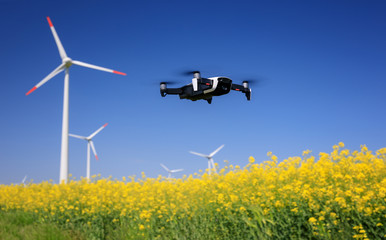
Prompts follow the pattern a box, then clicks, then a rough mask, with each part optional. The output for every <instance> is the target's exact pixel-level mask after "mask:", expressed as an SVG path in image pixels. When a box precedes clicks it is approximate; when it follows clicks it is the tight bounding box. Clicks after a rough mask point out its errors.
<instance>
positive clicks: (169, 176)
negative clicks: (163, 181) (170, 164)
mask: <svg viewBox="0 0 386 240" xmlns="http://www.w3.org/2000/svg"><path fill="white" fill-rule="evenodd" d="M160 165H161V167H163V168H164V169H165V170H166V171H167V172H168V173H169V175H168V178H172V173H176V172H181V171H183V170H184V169H174V170H170V169H169V168H167V167H166V166H165V165H163V164H162V163H161V164H160Z"/></svg>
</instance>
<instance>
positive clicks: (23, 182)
mask: <svg viewBox="0 0 386 240" xmlns="http://www.w3.org/2000/svg"><path fill="white" fill-rule="evenodd" d="M25 180H27V175H25V177H24V178H23V181H21V184H25Z"/></svg>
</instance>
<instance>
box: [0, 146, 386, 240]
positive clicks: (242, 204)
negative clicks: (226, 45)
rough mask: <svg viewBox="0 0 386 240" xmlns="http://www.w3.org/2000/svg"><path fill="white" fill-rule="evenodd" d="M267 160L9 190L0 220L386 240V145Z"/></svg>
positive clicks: (90, 228)
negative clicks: (15, 217)
mask: <svg viewBox="0 0 386 240" xmlns="http://www.w3.org/2000/svg"><path fill="white" fill-rule="evenodd" d="M267 155H268V158H269V160H267V161H265V162H263V163H256V162H255V159H254V158H253V157H250V158H249V164H247V165H246V166H245V167H240V166H233V165H232V164H229V163H227V164H226V166H225V167H224V168H222V169H218V174H212V175H209V174H208V173H207V172H204V173H200V174H194V175H191V176H185V177H183V178H182V179H166V178H164V177H161V176H160V177H158V178H147V177H146V176H144V174H143V176H142V177H141V178H140V179H137V178H135V177H127V178H125V177H124V178H123V179H122V180H112V179H100V178H98V177H97V176H94V178H93V179H92V180H91V182H88V181H87V180H86V179H82V180H79V181H75V180H73V181H71V182H69V183H68V184H52V183H51V182H43V183H39V184H33V183H30V184H27V185H11V186H7V185H1V186H0V213H14V214H20V213H26V214H27V213H28V214H29V215H32V216H33V219H34V221H35V222H36V223H42V224H46V223H54V224H55V225H58V226H60V228H61V229H63V230H66V231H67V230H74V231H76V232H78V233H79V232H80V233H81V234H80V235H81V236H83V237H84V238H85V239H385V238H386V148H382V149H379V150H378V151H376V152H372V151H369V150H368V149H367V147H366V146H361V148H360V150H358V151H350V150H348V149H345V148H344V144H343V143H339V144H338V145H335V146H333V151H332V152H331V153H320V154H319V155H317V156H316V157H315V156H313V155H312V153H311V151H308V150H307V151H304V152H303V155H302V156H301V157H290V158H288V159H284V160H282V161H279V160H278V158H277V157H276V156H275V155H273V154H272V153H270V152H269V153H268V154H267ZM78 235H79V234H78ZM78 235H77V236H78ZM78 237H79V236H78Z"/></svg>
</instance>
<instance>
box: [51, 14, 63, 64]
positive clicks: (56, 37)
mask: <svg viewBox="0 0 386 240" xmlns="http://www.w3.org/2000/svg"><path fill="white" fill-rule="evenodd" d="M47 21H48V24H49V25H50V28H51V31H52V35H54V38H55V42H56V46H58V50H59V54H60V57H61V58H62V59H64V58H66V57H67V54H66V51H64V48H63V45H62V43H61V42H60V39H59V36H58V34H57V33H56V31H55V28H54V25H53V24H52V22H51V19H50V17H47Z"/></svg>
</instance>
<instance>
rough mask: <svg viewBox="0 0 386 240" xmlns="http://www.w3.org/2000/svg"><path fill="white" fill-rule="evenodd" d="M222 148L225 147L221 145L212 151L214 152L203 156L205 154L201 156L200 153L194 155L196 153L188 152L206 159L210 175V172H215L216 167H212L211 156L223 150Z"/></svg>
mask: <svg viewBox="0 0 386 240" xmlns="http://www.w3.org/2000/svg"><path fill="white" fill-rule="evenodd" d="M224 146H225V145H224V144H223V145H221V146H220V147H219V148H217V149H216V150H214V151H213V152H212V153H211V154H209V155H205V154H202V153H196V152H192V151H190V153H191V154H195V155H198V156H200V157H204V158H207V159H208V170H209V175H210V173H211V170H213V171H214V172H216V166H215V165H214V161H213V156H214V155H215V154H216V153H217V152H218V151H220V150H221V148H223V147H224ZM211 165H212V166H211Z"/></svg>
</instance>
